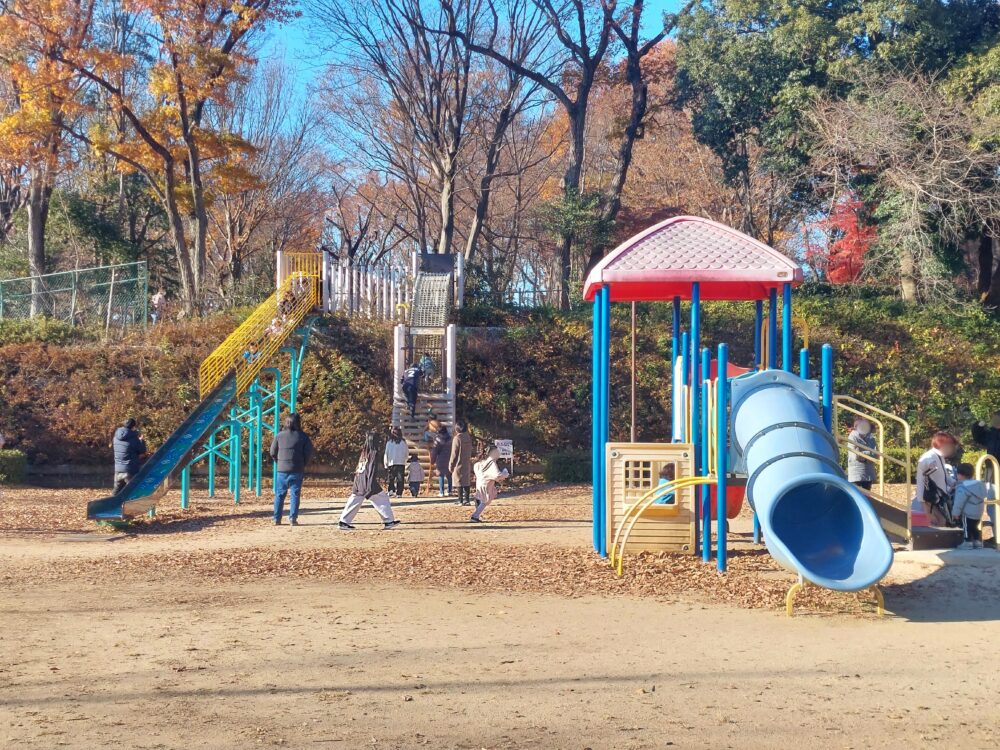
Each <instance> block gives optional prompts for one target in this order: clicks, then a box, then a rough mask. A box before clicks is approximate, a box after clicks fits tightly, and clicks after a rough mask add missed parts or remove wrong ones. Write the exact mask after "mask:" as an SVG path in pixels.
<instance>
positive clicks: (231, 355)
mask: <svg viewBox="0 0 1000 750" xmlns="http://www.w3.org/2000/svg"><path fill="white" fill-rule="evenodd" d="M317 271H318V269H317ZM319 281H320V277H319V275H318V273H317V274H316V275H312V274H305V273H302V272H299V271H295V272H293V273H291V274H289V275H288V277H287V278H286V279H285V281H284V283H283V284H282V285H281V287H280V288H279V289H278V290H277V291H276V292H275V293H274V294H272V295H271V296H270V297H268V298H267V299H266V300H264V302H262V303H261V304H260V305H258V306H257V307H256V308H255V309H254V311H253V312H251V313H250V315H249V316H248V317H247V319H246V320H244V321H243V322H242V323H241V324H240V325H239V326H238V327H237V328H236V330H234V331H233V332H232V333H230V334H229V335H228V336H227V337H226V338H225V340H224V341H223V342H222V343H221V344H219V346H218V347H216V349H215V351H213V352H212V353H211V354H209V355H208V357H206V358H205V361H204V362H202V363H201V367H199V368H198V381H199V390H200V392H201V396H202V398H204V397H205V395H206V394H207V393H209V392H211V390H212V389H213V388H214V387H215V386H216V385H218V384H219V383H220V382H221V381H222V380H223V379H224V378H225V377H226V375H227V374H228V373H230V372H232V371H233V370H234V369H235V370H236V394H237V395H239V394H240V393H242V392H243V391H244V390H246V388H247V387H248V386H249V385H250V383H252V382H253V381H254V378H256V377H257V375H259V374H260V371H261V370H262V369H263V368H264V366H265V365H266V364H267V362H268V360H270V358H271V357H272V356H274V355H275V354H276V353H277V351H278V349H280V348H281V345H282V344H283V343H284V342H285V340H286V339H287V338H288V337H289V335H290V334H291V333H292V331H294V330H295V328H297V327H298V325H299V323H301V322H302V320H303V318H305V316H306V315H307V314H308V313H309V312H311V311H312V310H313V309H315V308H316V307H317V306H318V305H319V302H320V298H319ZM283 299H291V300H293V301H292V302H291V305H290V306H289V307H288V308H287V309H285V310H281V308H280V304H281V300H283ZM251 344H254V345H256V346H257V351H256V353H255V354H256V356H254V357H252V358H247V357H245V354H246V353H247V352H249V348H250V345H251Z"/></svg>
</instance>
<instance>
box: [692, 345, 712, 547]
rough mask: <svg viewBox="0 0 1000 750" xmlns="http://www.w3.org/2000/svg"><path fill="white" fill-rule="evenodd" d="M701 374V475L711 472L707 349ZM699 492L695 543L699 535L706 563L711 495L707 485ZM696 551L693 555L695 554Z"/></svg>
mask: <svg viewBox="0 0 1000 750" xmlns="http://www.w3.org/2000/svg"><path fill="white" fill-rule="evenodd" d="M701 372H702V375H703V377H704V382H703V383H702V396H703V398H702V400H701V409H702V420H701V433H702V437H701V465H702V467H704V468H703V473H704V474H707V473H708V472H710V471H711V467H710V466H709V465H708V464H709V461H710V459H709V456H710V454H711V446H710V445H709V428H710V426H711V423H710V420H711V419H712V415H711V409H710V406H711V399H710V397H709V394H710V393H711V390H712V353H711V352H710V351H709V349H708V347H705V348H704V349H702V350H701ZM699 489H700V490H701V503H700V505H701V512H700V513H699V512H698V506H699V503H697V502H696V503H695V522H694V529H695V532H694V534H695V540H696V541H695V543H696V544H697V538H698V534H699V533H701V559H702V560H703V561H704V562H708V561H709V560H711V559H712V493H711V492H710V490H709V487H708V485H707V484H703V485H701V487H700V488H699ZM699 516H700V519H701V525H700V526H699V524H698V520H699ZM697 552H698V551H697V549H696V550H695V554H697Z"/></svg>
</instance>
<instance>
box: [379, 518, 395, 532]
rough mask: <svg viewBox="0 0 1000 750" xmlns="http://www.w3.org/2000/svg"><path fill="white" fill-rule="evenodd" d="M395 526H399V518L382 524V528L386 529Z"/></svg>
mask: <svg viewBox="0 0 1000 750" xmlns="http://www.w3.org/2000/svg"><path fill="white" fill-rule="evenodd" d="M397 526H399V519H398V518H397V519H396V520H395V521H389V523H387V524H384V525H383V526H382V528H383V529H386V530H388V529H394V528H396V527H397Z"/></svg>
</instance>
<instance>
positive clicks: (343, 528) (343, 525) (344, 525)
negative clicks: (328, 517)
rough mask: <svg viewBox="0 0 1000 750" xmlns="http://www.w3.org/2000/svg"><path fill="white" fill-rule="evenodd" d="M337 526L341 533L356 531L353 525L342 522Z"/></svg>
mask: <svg viewBox="0 0 1000 750" xmlns="http://www.w3.org/2000/svg"><path fill="white" fill-rule="evenodd" d="M337 526H338V527H339V528H340V530H341V531H354V527H353V526H351V524H349V523H345V522H344V521H341V522H340V523H339V524H337Z"/></svg>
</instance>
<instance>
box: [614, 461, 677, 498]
mask: <svg viewBox="0 0 1000 750" xmlns="http://www.w3.org/2000/svg"><path fill="white" fill-rule="evenodd" d="M665 463H672V462H663V461H652V460H649V459H627V460H626V461H625V462H624V463H623V464H622V470H623V471H624V477H623V479H624V481H623V482H622V486H623V488H624V490H625V497H624V498H623V499H624V501H625V505H634V504H635V503H638V502H640V501H642V500H643V499H646V500H648V499H649V495H648V493H649V491H650V490H651V489H653V487H655V486H656V485H658V484H659V483H660V469H661V468H663V466H664V465H665ZM675 471H676V466H675ZM676 504H677V496H676V493H674V492H671V493H669V494H668V495H666V496H665V497H662V498H660V499H659V500H658V501H657V502H656V503H655V505H657V506H660V507H662V506H664V505H668V506H671V505H676Z"/></svg>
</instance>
